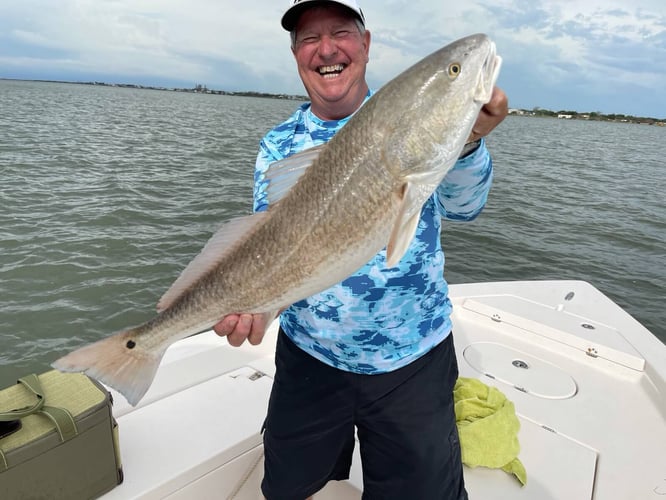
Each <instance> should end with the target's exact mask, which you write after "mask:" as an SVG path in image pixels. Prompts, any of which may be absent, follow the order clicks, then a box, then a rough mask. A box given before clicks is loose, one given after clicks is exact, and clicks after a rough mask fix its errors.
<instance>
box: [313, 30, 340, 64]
mask: <svg viewBox="0 0 666 500" xmlns="http://www.w3.org/2000/svg"><path fill="white" fill-rule="evenodd" d="M318 52H319V55H320V56H321V57H322V58H324V59H326V58H329V57H331V56H334V55H335V54H336V53H337V52H338V46H337V44H336V43H335V40H334V39H333V37H331V36H328V35H324V36H322V37H321V38H320V40H319V47H318Z"/></svg>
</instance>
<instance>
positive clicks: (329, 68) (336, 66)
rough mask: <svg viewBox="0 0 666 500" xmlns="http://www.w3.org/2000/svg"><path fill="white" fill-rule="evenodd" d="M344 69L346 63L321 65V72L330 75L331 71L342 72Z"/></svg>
mask: <svg viewBox="0 0 666 500" xmlns="http://www.w3.org/2000/svg"><path fill="white" fill-rule="evenodd" d="M343 69H345V66H344V64H332V65H331V66H320V67H319V74H320V75H329V74H331V73H340V72H341V71H342V70H343Z"/></svg>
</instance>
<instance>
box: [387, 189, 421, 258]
mask: <svg viewBox="0 0 666 500" xmlns="http://www.w3.org/2000/svg"><path fill="white" fill-rule="evenodd" d="M416 189H417V188H416V187H415V185H414V184H412V183H410V182H407V183H405V185H404V186H403V188H402V192H401V193H400V195H399V197H400V210H399V212H398V217H397V219H396V221H395V224H394V225H393V230H392V231H391V237H390V238H389V242H388V245H387V246H386V265H387V266H388V267H393V266H395V265H397V264H398V262H399V261H400V259H402V257H403V256H404V255H405V252H407V249H408V248H409V245H410V244H411V242H412V240H413V239H414V235H415V234H416V229H417V228H418V227H419V220H420V218H421V202H419V200H418V199H416V198H415V196H414V195H415V194H416V193H415V190H416Z"/></svg>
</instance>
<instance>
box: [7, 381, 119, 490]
mask: <svg viewBox="0 0 666 500" xmlns="http://www.w3.org/2000/svg"><path fill="white" fill-rule="evenodd" d="M111 407H112V400H111V396H110V394H109V392H108V391H107V390H106V389H105V388H104V387H103V386H102V385H101V384H98V383H97V382H95V381H93V380H92V379H90V378H89V377H87V376H85V375H82V374H74V373H61V372H59V371H57V370H52V371H49V372H46V373H43V374H41V375H39V376H37V375H28V376H25V377H22V378H20V379H19V381H18V383H17V384H16V385H14V386H12V387H8V388H6V389H3V390H0V498H1V499H22V498H26V499H42V498H43V499H49V500H50V499H67V500H75V499H86V500H87V499H91V498H97V497H99V496H101V495H103V494H104V493H106V492H107V491H109V490H111V489H112V488H114V487H115V486H116V485H118V484H120V483H121V482H122V479H123V475H122V467H121V462H120V452H119V448H118V428H117V425H116V422H115V420H114V418H113V415H112V413H111Z"/></svg>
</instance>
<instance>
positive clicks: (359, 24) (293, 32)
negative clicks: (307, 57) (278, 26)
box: [289, 16, 365, 49]
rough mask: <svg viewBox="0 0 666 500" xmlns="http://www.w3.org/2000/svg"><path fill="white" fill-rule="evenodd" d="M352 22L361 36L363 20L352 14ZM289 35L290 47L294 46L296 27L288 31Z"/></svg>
mask: <svg viewBox="0 0 666 500" xmlns="http://www.w3.org/2000/svg"><path fill="white" fill-rule="evenodd" d="M354 23H356V27H357V28H358V32H359V33H360V34H361V36H363V35H364V34H365V25H364V24H363V21H361V20H360V19H359V18H358V17H355V16H354ZM289 36H290V37H291V48H292V49H293V48H295V47H296V29H295V28H294V29H293V30H291V31H290V32H289Z"/></svg>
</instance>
